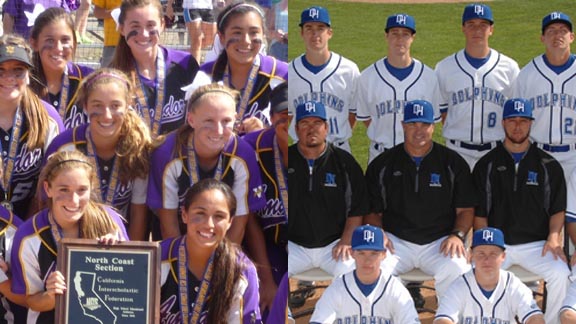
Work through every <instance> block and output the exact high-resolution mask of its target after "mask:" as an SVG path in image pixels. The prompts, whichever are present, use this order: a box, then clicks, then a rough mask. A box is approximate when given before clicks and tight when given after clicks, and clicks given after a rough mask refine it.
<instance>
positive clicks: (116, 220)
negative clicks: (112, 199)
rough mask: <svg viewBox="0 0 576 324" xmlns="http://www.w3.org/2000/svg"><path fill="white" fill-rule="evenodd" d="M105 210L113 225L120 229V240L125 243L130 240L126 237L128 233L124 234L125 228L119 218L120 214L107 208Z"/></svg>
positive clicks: (120, 217)
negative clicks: (123, 240)
mask: <svg viewBox="0 0 576 324" xmlns="http://www.w3.org/2000/svg"><path fill="white" fill-rule="evenodd" d="M105 208H106V212H107V213H108V215H110V217H111V218H112V220H113V221H114V223H116V225H118V228H119V229H120V235H121V236H122V238H123V239H125V240H126V241H129V240H130V238H129V237H128V233H127V232H126V226H124V222H123V221H122V216H120V214H118V213H117V212H116V211H115V210H114V209H112V208H110V207H108V206H106V207H105Z"/></svg>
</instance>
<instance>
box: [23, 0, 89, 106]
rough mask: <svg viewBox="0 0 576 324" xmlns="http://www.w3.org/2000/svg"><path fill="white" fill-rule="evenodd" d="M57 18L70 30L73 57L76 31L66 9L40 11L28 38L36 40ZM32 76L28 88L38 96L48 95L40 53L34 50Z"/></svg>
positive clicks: (57, 8)
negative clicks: (72, 42)
mask: <svg viewBox="0 0 576 324" xmlns="http://www.w3.org/2000/svg"><path fill="white" fill-rule="evenodd" d="M59 20H63V21H64V22H65V23H66V26H68V28H69V29H70V31H71V32H72V39H73V41H74V48H73V49H72V57H74V52H75V51H76V45H77V44H78V43H77V40H76V33H75V31H74V22H73V21H72V16H71V15H70V14H69V13H67V12H66V10H64V9H62V8H60V7H52V8H48V9H46V11H44V12H43V13H41V14H40V15H39V16H38V18H36V20H35V21H34V26H33V27H32V30H31V31H30V39H33V40H34V41H38V37H39V36H40V33H41V32H42V30H44V28H45V27H46V26H48V25H50V24H53V23H54V22H57V21H59ZM32 64H33V65H34V67H32V76H33V77H32V78H31V80H30V88H32V90H34V92H35V93H36V94H37V95H38V96H39V97H40V98H47V97H48V87H47V85H46V75H44V69H43V68H42V60H41V59H40V53H39V52H37V51H34V53H32Z"/></svg>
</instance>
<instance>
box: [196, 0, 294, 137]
mask: <svg viewBox="0 0 576 324" xmlns="http://www.w3.org/2000/svg"><path fill="white" fill-rule="evenodd" d="M217 27H218V35H219V38H220V42H221V43H222V45H223V46H224V51H222V53H220V55H219V56H218V58H217V59H216V61H215V62H208V63H205V64H204V65H202V71H204V72H205V73H207V74H209V75H211V77H212V81H213V82H219V81H223V82H224V84H225V85H226V86H228V87H231V88H233V89H237V90H239V91H240V92H241V96H240V100H239V102H238V105H237V108H236V110H237V113H238V116H239V117H238V124H237V125H236V127H235V131H236V132H237V133H239V134H244V133H249V132H251V131H254V130H258V129H262V128H264V127H269V126H270V112H269V111H270V109H269V97H270V91H271V90H272V89H273V88H275V87H276V85H278V84H280V83H282V82H284V81H286V80H287V79H288V65H287V64H286V63H285V62H282V61H278V60H276V59H275V58H273V57H271V56H265V55H261V54H259V52H260V49H261V47H262V46H263V41H264V33H265V23H264V16H263V13H262V11H261V9H260V8H259V7H258V6H257V5H255V4H252V3H248V2H244V1H239V2H234V3H232V4H230V5H229V6H228V7H226V8H225V9H224V10H223V11H222V12H221V13H220V15H219V16H218V22H217Z"/></svg>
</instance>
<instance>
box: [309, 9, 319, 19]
mask: <svg viewBox="0 0 576 324" xmlns="http://www.w3.org/2000/svg"><path fill="white" fill-rule="evenodd" d="M308 17H310V18H314V19H318V18H320V10H318V9H316V8H310V10H308Z"/></svg>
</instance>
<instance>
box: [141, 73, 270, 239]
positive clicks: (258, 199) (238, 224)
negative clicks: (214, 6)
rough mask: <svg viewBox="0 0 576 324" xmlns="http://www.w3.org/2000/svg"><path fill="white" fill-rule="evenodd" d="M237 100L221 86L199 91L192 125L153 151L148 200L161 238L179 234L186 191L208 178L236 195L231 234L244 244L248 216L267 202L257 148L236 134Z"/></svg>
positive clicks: (193, 105) (190, 106) (191, 103)
mask: <svg viewBox="0 0 576 324" xmlns="http://www.w3.org/2000/svg"><path fill="white" fill-rule="evenodd" d="M237 98H238V92H236V91H234V90H231V89H229V88H228V87H226V86H222V85H219V84H215V83H214V84H210V85H205V86H202V87H200V88H198V89H197V90H196V91H195V92H194V94H193V95H192V97H191V98H190V99H189V100H188V118H187V124H186V125H184V126H182V127H181V128H180V129H179V130H178V131H177V132H173V133H170V134H169V135H167V136H166V141H165V142H164V143H163V144H162V145H161V146H160V147H158V148H157V149H156V150H155V151H154V152H153V153H152V158H151V162H150V181H149V182H148V198H147V200H146V201H147V204H148V206H149V207H150V208H151V209H152V210H154V211H156V213H157V215H158V218H159V221H160V230H161V234H162V238H164V239H166V238H169V237H175V236H179V235H180V233H181V232H180V228H179V223H178V209H179V207H181V206H182V200H183V197H184V193H185V192H186V190H187V189H188V188H189V187H190V186H192V185H194V184H195V183H197V182H198V181H199V180H201V179H204V178H215V179H217V180H221V181H223V182H225V183H227V184H228V185H229V186H231V187H232V189H233V191H234V194H235V195H236V199H237V200H238V210H237V215H236V217H234V222H233V223H232V227H231V229H230V231H229V233H228V238H230V239H231V240H232V241H233V242H235V243H241V242H242V238H243V237H244V229H245V226H246V222H247V218H248V217H247V216H248V214H249V213H250V212H254V211H256V210H259V209H260V208H262V207H263V206H264V205H265V204H266V201H265V200H264V196H263V195H262V183H261V180H260V174H259V169H258V164H257V162H256V154H255V153H254V149H252V147H250V145H249V144H248V143H246V142H244V140H242V139H241V138H238V137H237V136H236V135H235V134H234V133H233V131H232V128H233V125H234V122H235V115H236V112H235V107H236V101H237Z"/></svg>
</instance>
